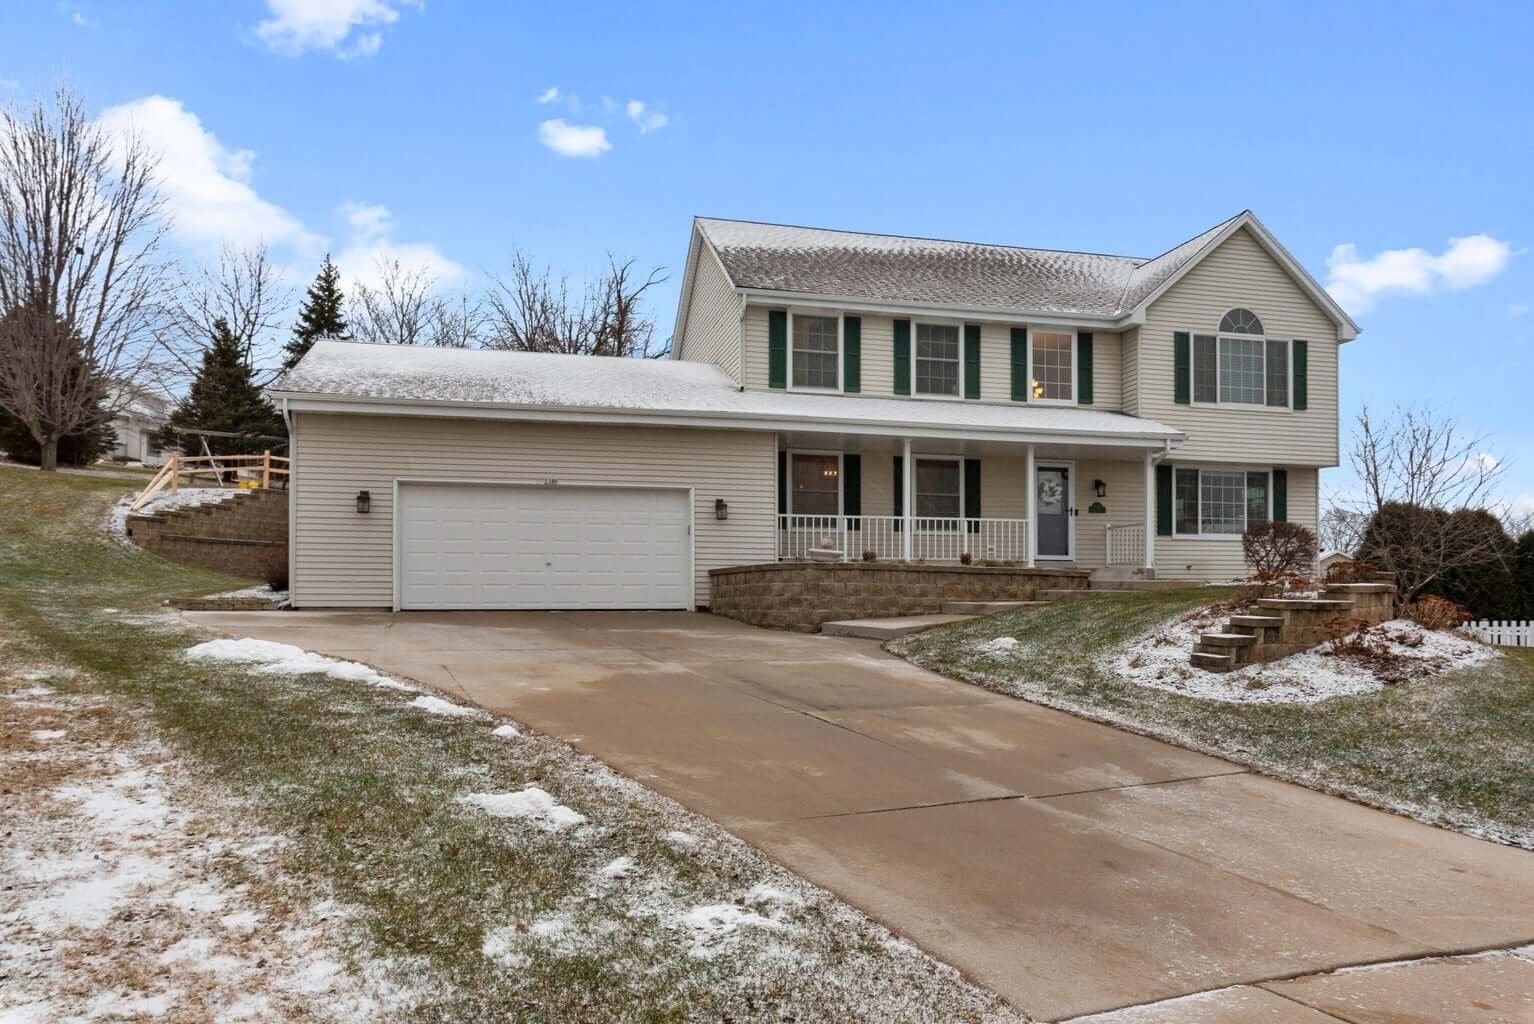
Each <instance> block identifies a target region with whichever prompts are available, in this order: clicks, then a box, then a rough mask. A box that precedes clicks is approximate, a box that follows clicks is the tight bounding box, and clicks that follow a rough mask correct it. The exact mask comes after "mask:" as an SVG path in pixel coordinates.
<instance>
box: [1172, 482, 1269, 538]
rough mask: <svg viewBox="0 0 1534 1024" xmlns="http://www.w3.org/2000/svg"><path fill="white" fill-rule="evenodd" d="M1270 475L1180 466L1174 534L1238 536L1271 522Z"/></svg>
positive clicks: (1175, 500) (1174, 510)
mask: <svg viewBox="0 0 1534 1024" xmlns="http://www.w3.org/2000/svg"><path fill="white" fill-rule="evenodd" d="M1271 485H1272V479H1271V474H1270V473H1269V472H1268V471H1267V470H1265V469H1263V470H1241V469H1192V468H1188V467H1184V466H1179V467H1177V469H1176V478H1175V481H1174V487H1173V498H1172V500H1173V532H1174V533H1176V534H1177V535H1178V536H1185V537H1195V536H1213V537H1219V536H1239V535H1240V534H1242V533H1245V532H1246V530H1247V528H1248V527H1251V526H1255V525H1257V524H1258V523H1265V522H1267V521H1268V518H1269V516H1270V515H1271V514H1272V512H1271V507H1272V505H1271V500H1270V499H1271V495H1272V491H1273V488H1272V486H1271Z"/></svg>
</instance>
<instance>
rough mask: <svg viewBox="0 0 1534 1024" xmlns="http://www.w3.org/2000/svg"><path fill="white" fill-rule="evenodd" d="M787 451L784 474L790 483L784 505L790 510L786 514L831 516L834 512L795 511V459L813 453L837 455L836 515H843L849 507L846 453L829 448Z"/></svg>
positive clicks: (814, 454)
mask: <svg viewBox="0 0 1534 1024" xmlns="http://www.w3.org/2000/svg"><path fill="white" fill-rule="evenodd" d="M785 451H786V452H787V454H788V471H787V472H786V473H785V474H784V477H785V478H786V479H785V482H786V483H787V485H788V494H787V495H786V496H785V498H784V502H783V507H784V508H786V509H787V510H788V511H787V512H786V513H784V514H785V515H790V516H814V517H816V518H830V517H831V515H832V514H830V513H825V512H795V511H794V459H796V458H798V457H799V456H800V455H813V456H817V457H824V456H827V455H834V456H836V512H835V513H834V515H835V516H836V517H837V518H840V517H841V515H842V509H844V508H846V507H847V504H846V502H847V495H846V493H845V489H846V481H847V463H846V459H844V458H843V456H844V455H845V454H846V453H845V452H839V451H832V450H831V449H829V448H787V449H785Z"/></svg>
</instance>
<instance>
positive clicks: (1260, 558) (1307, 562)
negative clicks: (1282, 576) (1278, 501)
mask: <svg viewBox="0 0 1534 1024" xmlns="http://www.w3.org/2000/svg"><path fill="white" fill-rule="evenodd" d="M1241 551H1242V554H1244V555H1245V556H1246V563H1247V564H1248V565H1250V566H1251V567H1252V568H1253V569H1255V570H1257V572H1258V573H1259V574H1262V573H1282V572H1301V571H1303V570H1306V569H1309V568H1311V567H1312V566H1314V565H1315V563H1316V535H1315V534H1314V533H1311V532H1310V531H1309V530H1307V529H1306V528H1305V527H1303V526H1300V525H1299V524H1298V523H1258V524H1257V525H1255V526H1250V527H1248V528H1247V530H1246V532H1245V533H1243V534H1242V535H1241Z"/></svg>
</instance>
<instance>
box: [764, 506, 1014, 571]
mask: <svg viewBox="0 0 1534 1024" xmlns="http://www.w3.org/2000/svg"><path fill="white" fill-rule="evenodd" d="M906 522H907V521H906V520H905V519H904V518H902V517H900V516H787V515H783V516H778V558H779V559H780V560H788V561H795V560H804V559H815V558H818V559H821V560H824V561H843V562H846V561H860V560H862V559H863V558H864V557H865V554H866V553H868V552H872V554H873V557H874V558H876V559H878V560H880V561H890V560H899V559H903V558H905V557H906V554H905V530H906V525H905V524H906ZM910 524H911V525H910V529H911V558H912V559H920V560H923V561H928V562H957V561H960V559H961V557H962V556H963V555H965V554H968V555H969V556H970V557H971V558H973V559H974V560H975V561H977V562H981V561H987V560H992V561H1008V562H1021V561H1024V560H1026V559H1027V557H1028V521H1027V520H1026V519H935V518H932V517H928V516H916V517H913V518H912V519H911V520H910Z"/></svg>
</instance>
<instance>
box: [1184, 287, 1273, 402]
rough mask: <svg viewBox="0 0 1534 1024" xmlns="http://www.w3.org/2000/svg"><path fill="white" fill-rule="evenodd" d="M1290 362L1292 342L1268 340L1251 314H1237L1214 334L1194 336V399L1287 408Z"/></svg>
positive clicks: (1230, 314) (1244, 311)
mask: <svg viewBox="0 0 1534 1024" xmlns="http://www.w3.org/2000/svg"><path fill="white" fill-rule="evenodd" d="M1289 360H1290V354H1289V342H1288V341H1287V340H1284V339H1282V338H1269V337H1268V336H1267V331H1265V330H1264V329H1263V326H1262V320H1261V319H1259V318H1258V316H1257V314H1256V313H1253V312H1252V311H1251V310H1250V309H1242V308H1240V307H1237V308H1236V309H1232V310H1231V311H1230V312H1228V313H1226V314H1225V315H1224V316H1222V317H1221V318H1220V326H1219V329H1218V330H1216V332H1215V333H1214V334H1195V335H1194V336H1193V400H1194V401H1195V402H1209V403H1221V404H1230V405H1262V406H1268V407H1271V408H1280V409H1282V408H1286V407H1288V405H1289V377H1290V372H1289V371H1290V368H1289Z"/></svg>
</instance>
